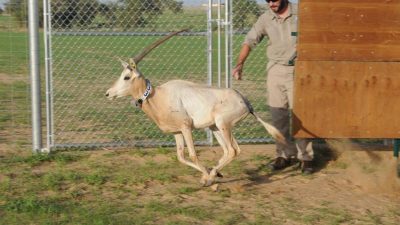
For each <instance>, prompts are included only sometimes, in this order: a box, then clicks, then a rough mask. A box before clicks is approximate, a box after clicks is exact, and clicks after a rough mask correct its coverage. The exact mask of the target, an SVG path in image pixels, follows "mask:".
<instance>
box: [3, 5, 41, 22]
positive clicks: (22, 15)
mask: <svg viewBox="0 0 400 225" xmlns="http://www.w3.org/2000/svg"><path fill="white" fill-rule="evenodd" d="M26 3H27V1H26V0H9V1H8V2H7V3H6V4H5V11H6V12H7V13H9V14H10V15H11V16H12V17H14V19H15V20H16V21H17V23H18V25H19V26H20V27H26V26H27V21H28V14H27V13H28V12H27V4H26ZM38 3H39V26H40V27H43V0H39V1H38Z"/></svg>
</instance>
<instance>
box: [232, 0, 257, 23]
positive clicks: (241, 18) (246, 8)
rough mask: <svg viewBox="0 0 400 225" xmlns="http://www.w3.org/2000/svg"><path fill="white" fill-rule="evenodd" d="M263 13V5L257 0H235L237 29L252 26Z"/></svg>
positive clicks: (234, 13)
mask: <svg viewBox="0 0 400 225" xmlns="http://www.w3.org/2000/svg"><path fill="white" fill-rule="evenodd" d="M261 13H262V10H261V7H260V6H259V5H258V4H257V2H256V0H234V1H233V15H234V16H233V25H234V28H236V29H243V28H245V27H249V26H251V25H252V24H253V23H254V22H255V21H251V20H252V18H253V19H255V18H257V17H259V16H260V15H261Z"/></svg>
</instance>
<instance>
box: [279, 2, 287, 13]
mask: <svg viewBox="0 0 400 225" xmlns="http://www.w3.org/2000/svg"><path fill="white" fill-rule="evenodd" d="M288 4H289V1H288V0H282V1H281V4H280V5H279V7H278V10H277V11H276V13H280V12H282V11H283V10H284V9H286V7H287V6H288Z"/></svg>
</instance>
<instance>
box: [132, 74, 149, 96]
mask: <svg viewBox="0 0 400 225" xmlns="http://www.w3.org/2000/svg"><path fill="white" fill-rule="evenodd" d="M146 87H147V85H146V79H145V78H144V77H138V78H136V80H135V81H134V82H133V86H132V91H131V94H132V97H133V98H134V99H139V98H141V97H142V96H143V94H144V93H145V91H146Z"/></svg>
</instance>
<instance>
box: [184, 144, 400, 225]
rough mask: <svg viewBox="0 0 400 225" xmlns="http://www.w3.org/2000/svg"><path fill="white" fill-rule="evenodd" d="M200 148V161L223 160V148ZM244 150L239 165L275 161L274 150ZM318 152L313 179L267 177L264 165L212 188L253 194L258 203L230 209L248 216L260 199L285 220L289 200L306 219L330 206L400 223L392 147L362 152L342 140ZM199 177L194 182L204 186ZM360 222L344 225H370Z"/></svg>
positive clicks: (291, 174)
mask: <svg viewBox="0 0 400 225" xmlns="http://www.w3.org/2000/svg"><path fill="white" fill-rule="evenodd" d="M200 149H201V150H200V158H203V159H207V160H213V161H216V160H217V159H218V157H219V154H218V152H219V151H220V150H219V148H218V147H215V148H212V150H211V151H209V148H207V147H202V148H200ZM241 150H242V153H241V155H240V156H239V157H238V158H237V160H242V161H246V160H250V161H251V160H252V158H254V156H255V155H258V156H260V155H267V156H268V157H269V158H270V159H273V158H274V145H241ZM315 151H316V152H315V165H316V168H317V171H316V172H315V173H314V174H313V175H302V174H301V173H300V170H299V169H298V168H297V166H292V167H290V168H287V169H285V170H284V171H281V172H276V173H273V172H267V173H262V172H260V171H262V170H263V169H264V168H263V166H264V165H259V166H258V167H252V166H249V165H247V166H244V167H243V168H242V169H243V173H241V174H240V175H239V176H237V175H236V176H231V175H229V174H224V178H222V179H221V180H220V181H219V182H220V183H219V184H218V185H214V186H213V187H211V189H213V190H217V191H224V190H228V191H229V192H230V193H232V194H233V195H234V194H235V193H244V192H248V193H252V194H251V198H253V200H249V199H248V198H243V199H240V198H237V199H234V200H232V201H233V202H230V203H232V204H226V205H225V207H227V208H229V207H235V205H241V206H243V207H244V208H246V210H244V211H247V212H248V213H250V212H251V211H252V210H251V208H253V207H257V206H256V205H252V202H259V201H258V200H260V201H261V202H264V203H267V204H268V205H269V206H270V207H271V208H275V209H276V212H274V213H275V214H276V216H278V217H281V218H285V216H287V212H283V211H285V210H284V209H282V199H286V200H288V201H289V202H288V203H287V204H293V205H298V207H300V210H299V211H297V213H299V212H300V214H301V211H302V210H304V212H305V214H307V212H306V211H307V210H308V208H309V207H310V206H313V207H319V206H320V205H321V204H322V205H323V204H324V203H327V204H328V205H329V207H331V208H334V209H340V210H343V211H342V213H349V214H353V215H354V214H358V215H360V216H361V215H364V216H367V217H368V216H374V217H376V218H374V219H372V220H371V221H373V222H372V224H400V179H399V178H397V170H396V167H397V161H396V158H395V157H393V152H392V151H391V149H390V148H388V147H383V146H381V147H362V146H359V145H357V144H353V143H350V142H348V141H343V140H342V141H329V142H328V143H326V144H322V145H320V146H318V145H316V146H315ZM270 162H271V160H270ZM228 167H229V166H228ZM222 172H223V171H222ZM197 178H198V177H197ZM197 178H190V179H193V182H198V180H196V179H197ZM190 198H191V199H192V200H195V201H198V202H199V204H201V201H208V199H209V194H208V192H207V191H204V192H198V195H197V196H196V197H193V196H191V197H190ZM193 198H195V199H193ZM302 207H303V209H301V208H302ZM329 207H328V208H329ZM389 211H391V212H389ZM274 213H273V214H274ZM321 214H322V216H323V214H324V213H323V212H321ZM389 214H392V215H391V216H390V218H385V217H386V215H389ZM393 215H394V216H393ZM355 221H357V220H355ZM355 221H354V220H351V221H346V220H343V223H341V222H339V223H338V224H369V222H368V223H366V222H365V221H364V222H363V221H359V222H355ZM314 222H315V221H314V220H311V222H310V223H309V224H320V223H314ZM325 222H326V221H325ZM279 223H282V224H304V223H307V220H306V222H305V221H304V220H300V221H297V222H296V220H295V219H294V218H290V216H289V218H287V220H280V222H278V224H279ZM332 224H335V223H334V222H333V223H332Z"/></svg>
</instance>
